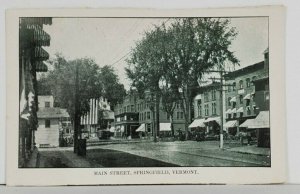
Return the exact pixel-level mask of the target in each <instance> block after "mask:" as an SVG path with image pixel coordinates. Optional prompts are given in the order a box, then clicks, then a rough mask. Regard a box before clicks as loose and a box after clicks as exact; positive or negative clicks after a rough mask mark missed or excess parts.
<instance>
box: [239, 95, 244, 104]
mask: <svg viewBox="0 0 300 194" xmlns="http://www.w3.org/2000/svg"><path fill="white" fill-rule="evenodd" d="M239 98H240V104H243V95H240V97H239Z"/></svg>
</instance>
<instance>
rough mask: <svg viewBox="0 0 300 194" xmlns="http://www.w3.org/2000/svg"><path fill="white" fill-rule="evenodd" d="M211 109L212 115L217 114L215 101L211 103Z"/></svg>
mask: <svg viewBox="0 0 300 194" xmlns="http://www.w3.org/2000/svg"><path fill="white" fill-rule="evenodd" d="M211 111H212V114H213V115H215V114H217V105H216V103H215V102H214V103H212V106H211Z"/></svg>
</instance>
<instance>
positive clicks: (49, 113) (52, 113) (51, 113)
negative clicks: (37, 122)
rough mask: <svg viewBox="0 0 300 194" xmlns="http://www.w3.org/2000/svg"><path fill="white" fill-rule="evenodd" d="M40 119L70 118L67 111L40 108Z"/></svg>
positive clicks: (55, 108)
mask: <svg viewBox="0 0 300 194" xmlns="http://www.w3.org/2000/svg"><path fill="white" fill-rule="evenodd" d="M37 117H38V118H63V117H70V116H69V114H68V112H67V110H66V109H62V108H58V107H54V108H53V107H52V108H39V111H38V112H37Z"/></svg>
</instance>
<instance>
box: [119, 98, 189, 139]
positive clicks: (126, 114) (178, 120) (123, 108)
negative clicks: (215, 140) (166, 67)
mask: <svg viewBox="0 0 300 194" xmlns="http://www.w3.org/2000/svg"><path fill="white" fill-rule="evenodd" d="M159 107H160V108H159V123H160V135H161V134H162V133H164V134H165V133H168V135H170V132H171V123H170V117H169V115H167V113H166V112H165V111H163V108H162V104H161V103H160V106H159ZM115 115H116V116H115V117H116V122H115V125H116V131H117V136H118V137H122V136H123V137H126V138H127V137H132V138H136V137H151V136H153V125H154V118H153V112H152V111H151V110H150V102H149V101H147V100H146V99H142V98H139V97H138V94H137V92H131V93H129V94H128V95H127V96H126V97H124V100H123V103H120V104H117V105H116V107H115ZM173 128H174V131H175V133H176V132H178V131H182V130H184V115H183V111H182V109H181V107H180V105H179V104H177V105H176V107H175V109H174V112H173Z"/></svg>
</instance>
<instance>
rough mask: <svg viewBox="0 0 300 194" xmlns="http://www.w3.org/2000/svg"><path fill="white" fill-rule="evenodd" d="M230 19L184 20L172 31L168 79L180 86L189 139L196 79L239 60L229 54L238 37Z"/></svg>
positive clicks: (176, 24)
mask: <svg viewBox="0 0 300 194" xmlns="http://www.w3.org/2000/svg"><path fill="white" fill-rule="evenodd" d="M229 24H230V21H229V20H227V19H215V18H183V19H177V20H176V21H175V22H174V23H173V24H172V26H171V27H170V28H169V33H170V34H171V36H172V39H171V40H172V43H171V44H170V45H171V46H172V49H170V51H172V52H170V54H169V57H170V61H172V62H173V63H172V64H171V65H170V66H169V68H168V70H169V71H168V72H169V73H168V75H167V76H168V78H169V80H170V82H171V84H172V85H173V86H176V87H177V90H175V91H176V92H177V95H178V96H180V98H181V100H180V102H181V104H182V108H183V113H184V117H185V131H186V138H187V135H188V133H187V131H188V125H189V123H190V122H191V102H192V100H191V98H192V93H193V91H194V90H195V89H196V88H198V83H197V80H199V79H201V77H202V76H203V74H204V73H205V72H206V71H207V70H211V69H218V70H224V65H225V62H228V63H230V64H233V65H235V64H238V62H239V61H238V59H237V58H236V57H235V56H234V53H233V52H232V51H230V45H231V42H232V40H234V38H235V37H236V35H237V32H236V30H235V28H232V27H229Z"/></svg>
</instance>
